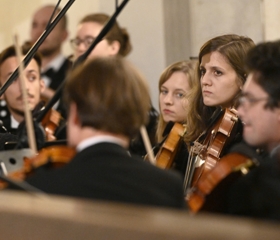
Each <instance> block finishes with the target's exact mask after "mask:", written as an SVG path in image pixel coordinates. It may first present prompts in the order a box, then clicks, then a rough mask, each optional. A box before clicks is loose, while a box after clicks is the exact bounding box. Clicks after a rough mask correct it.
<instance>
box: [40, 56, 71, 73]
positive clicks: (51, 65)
mask: <svg viewBox="0 0 280 240" xmlns="http://www.w3.org/2000/svg"><path fill="white" fill-rule="evenodd" d="M65 59H66V58H65V57H64V56H63V55H62V54H59V55H58V56H57V57H56V58H54V59H53V60H52V61H51V62H50V63H49V64H48V65H47V66H46V67H45V69H44V72H45V71H47V70H48V69H50V68H52V69H53V70H54V71H58V70H59V68H60V67H61V66H62V64H63V62H64V60H65Z"/></svg>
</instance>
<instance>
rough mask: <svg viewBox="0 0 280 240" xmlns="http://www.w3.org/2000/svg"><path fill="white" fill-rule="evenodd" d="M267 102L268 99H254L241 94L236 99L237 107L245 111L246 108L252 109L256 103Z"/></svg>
mask: <svg viewBox="0 0 280 240" xmlns="http://www.w3.org/2000/svg"><path fill="white" fill-rule="evenodd" d="M269 100H270V97H262V98H255V97H252V96H250V95H248V94H242V95H241V96H240V97H239V98H238V103H239V106H242V107H245V108H246V109H248V107H253V106H254V105H255V104H257V103H258V102H261V101H269ZM246 103H247V106H246ZM244 104H245V105H244Z"/></svg>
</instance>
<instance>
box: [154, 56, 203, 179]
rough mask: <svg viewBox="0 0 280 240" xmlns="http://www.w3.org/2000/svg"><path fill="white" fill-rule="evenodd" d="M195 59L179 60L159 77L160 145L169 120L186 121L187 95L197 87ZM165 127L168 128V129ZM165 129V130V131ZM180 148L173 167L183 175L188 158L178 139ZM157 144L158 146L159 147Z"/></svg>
mask: <svg viewBox="0 0 280 240" xmlns="http://www.w3.org/2000/svg"><path fill="white" fill-rule="evenodd" d="M196 64H197V62H196V61H191V60H190V61H179V62H175V63H172V64H171V65H169V66H168V67H167V68H166V69H165V70H164V71H163V72H162V74H161V76H160V78H159V84H158V88H159V109H160V115H159V120H158V125H157V130H156V138H157V142H158V143H159V145H160V146H162V144H163V143H162V142H163V141H165V140H166V137H167V135H168V133H169V132H170V130H171V127H169V124H168V123H170V122H172V123H175V122H178V123H180V124H182V125H183V124H185V123H186V116H187V110H186V109H187V108H188V104H189V103H188V95H189V93H190V91H192V89H194V88H195V87H197V86H196V85H197V81H196V80H195V66H196ZM167 128H170V129H169V131H168V129H167ZM166 131H167V132H166ZM178 144H180V145H181V146H180V149H179V150H178V153H177V154H178V155H177V156H176V157H175V159H174V160H173V161H174V164H173V167H174V168H175V169H176V170H178V171H179V172H181V173H182V174H183V175H184V171H185V169H186V163H187V159H188V150H187V147H186V144H185V142H183V141H182V142H181V141H179V142H178ZM160 146H159V147H160Z"/></svg>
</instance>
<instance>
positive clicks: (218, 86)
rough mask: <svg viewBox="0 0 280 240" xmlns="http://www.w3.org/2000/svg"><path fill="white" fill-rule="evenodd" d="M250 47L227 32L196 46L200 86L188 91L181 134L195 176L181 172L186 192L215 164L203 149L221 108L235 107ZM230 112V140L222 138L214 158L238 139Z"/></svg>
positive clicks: (238, 129) (211, 136) (209, 142)
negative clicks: (186, 108)
mask: <svg viewBox="0 0 280 240" xmlns="http://www.w3.org/2000/svg"><path fill="white" fill-rule="evenodd" d="M253 46H254V42H253V41H252V40H251V39H250V38H248V37H244V36H239V35H235V34H228V35H222V36H217V37H215V38H212V39H210V40H209V41H207V42H206V43H205V44H204V45H203V46H202V47H201V49H200V52H199V57H198V59H199V64H198V68H197V72H196V74H197V77H198V79H200V85H199V87H198V88H197V89H196V91H193V92H191V94H190V98H189V102H190V103H191V104H190V105H189V107H188V112H189V113H188V114H187V131H186V132H187V134H186V135H185V141H186V142H187V143H188V144H190V145H192V146H191V147H190V157H193V156H194V157H195V162H194V161H190V159H189V161H188V162H189V164H193V166H195V168H194V169H195V171H196V172H195V173H194V176H195V177H192V175H191V174H190V175H189V173H191V171H190V172H189V171H188V174H187V173H186V175H185V188H188V189H186V191H188V192H189V190H190V189H189V187H188V186H190V185H189V184H190V181H191V182H192V185H191V186H194V185H195V184H197V182H198V181H199V179H200V178H201V176H202V174H206V173H207V171H209V170H210V169H211V168H213V166H214V165H215V164H216V163H215V162H212V156H213V155H211V159H209V162H208V161H207V160H208V158H207V157H208V156H209V154H210V153H209V152H207V151H208V150H207V149H208V148H209V146H210V147H211V146H212V143H213V142H214V140H215V136H216V134H217V132H218V130H217V129H219V128H218V127H219V126H217V124H218V123H219V121H220V120H222V119H221V117H223V113H224V112H225V110H226V109H232V108H236V107H237V103H238V101H237V100H238V97H239V96H240V94H241V89H242V87H243V84H244V83H245V81H246V77H247V73H246V69H245V66H244V62H245V59H246V56H247V52H248V50H249V49H250V48H252V47H253ZM230 113H231V115H232V117H233V118H231V124H232V125H233V128H232V131H231V132H230V133H228V134H225V135H224V136H225V138H227V136H228V137H230V140H226V143H225V144H224V145H222V147H221V149H219V150H220V152H221V154H220V156H218V158H216V159H217V160H216V161H218V160H219V158H220V157H222V156H224V155H226V153H227V152H228V149H229V148H230V146H232V144H234V143H237V142H239V141H241V139H242V124H241V122H240V120H238V119H237V112H236V111H235V110H230ZM235 119H236V121H235ZM221 134H222V133H221ZM221 134H220V133H219V135H221ZM215 147H216V146H213V148H215ZM218 152H219V151H218ZM192 159H193V158H192ZM214 159H215V158H214ZM206 166H207V168H206ZM188 167H190V165H188ZM189 169H190V168H189Z"/></svg>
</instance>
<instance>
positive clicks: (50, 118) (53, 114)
mask: <svg viewBox="0 0 280 240" xmlns="http://www.w3.org/2000/svg"><path fill="white" fill-rule="evenodd" d="M61 119H62V117H61V115H60V113H59V112H58V111H56V110H54V109H51V110H50V111H48V112H47V114H46V115H45V117H44V118H43V120H42V122H41V124H42V127H43V128H44V130H45V134H46V140H47V141H54V140H56V137H55V131H56V129H57V128H58V126H59V124H60V121H61Z"/></svg>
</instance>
